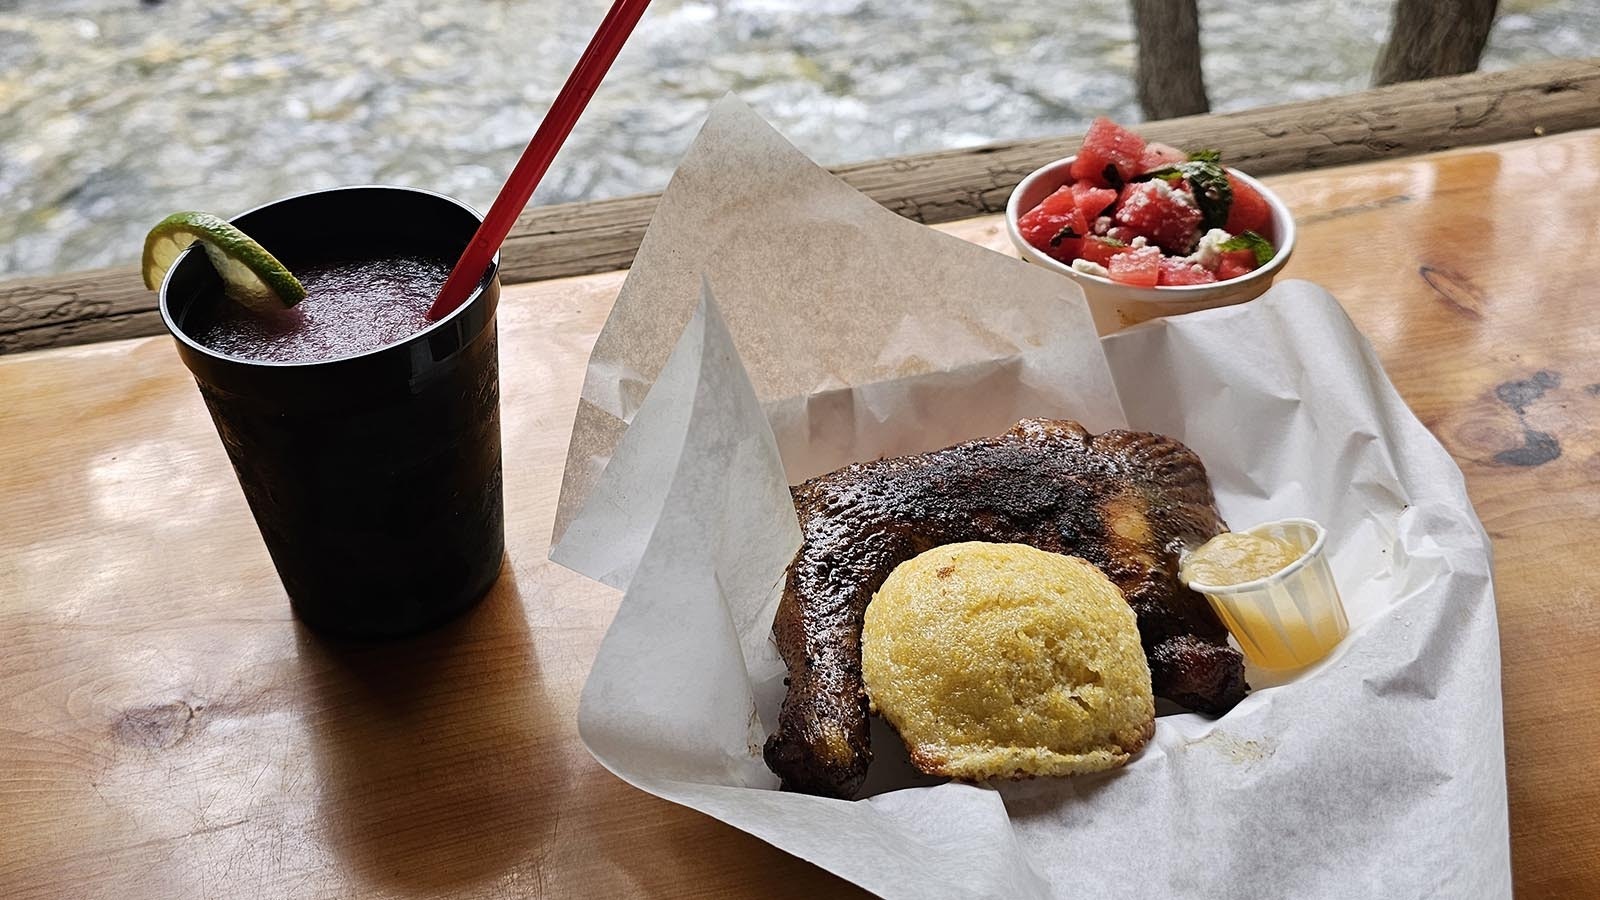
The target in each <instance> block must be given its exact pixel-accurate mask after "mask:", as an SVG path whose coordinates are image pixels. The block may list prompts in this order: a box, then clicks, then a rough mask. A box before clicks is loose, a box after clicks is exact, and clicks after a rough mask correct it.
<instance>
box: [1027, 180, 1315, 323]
mask: <svg viewBox="0 0 1600 900" xmlns="http://www.w3.org/2000/svg"><path fill="white" fill-rule="evenodd" d="M1074 159H1076V157H1074V156H1069V157H1067V158H1065V159H1058V160H1056V161H1055V162H1053V163H1050V164H1048V165H1045V166H1042V167H1040V168H1038V169H1036V170H1034V172H1033V174H1031V175H1029V176H1028V177H1027V178H1024V179H1022V182H1021V183H1020V184H1018V185H1017V187H1016V190H1014V191H1012V192H1011V199H1010V200H1008V201H1007V202H1006V233H1008V234H1010V235H1011V243H1013V244H1015V245H1016V247H1017V252H1019V253H1021V254H1022V258H1023V259H1024V260H1026V261H1028V262H1031V263H1033V264H1034V265H1038V266H1043V267H1045V268H1047V269H1050V270H1051V271H1054V272H1060V273H1061V274H1063V275H1065V276H1067V277H1068V278H1071V279H1073V280H1075V281H1077V282H1078V285H1079V286H1080V287H1082V288H1083V293H1084V296H1085V297H1087V298H1088V299H1089V311H1090V312H1091V313H1092V314H1093V315H1094V326H1095V330H1097V331H1099V332H1100V333H1101V334H1110V333H1112V332H1114V331H1121V330H1122V329H1124V328H1127V327H1128V326H1130V325H1137V324H1139V323H1140V322H1145V321H1148V320H1150V319H1157V318H1161V317H1163V316H1176V315H1182V314H1183V313H1189V312H1194V311H1196V310H1201V309H1213V308H1215V307H1218V306H1232V305H1234V304H1235V303H1244V302H1245V301H1247V300H1254V299H1255V298H1257V297H1259V296H1261V295H1262V294H1264V293H1266V290H1267V288H1269V287H1271V286H1272V279H1274V278H1276V277H1277V276H1278V272H1279V271H1280V270H1282V269H1283V265H1284V263H1286V262H1288V261H1289V254H1290V253H1293V252H1294V217H1293V216H1291V215H1290V214H1289V207H1287V206H1285V205H1284V203H1283V201H1282V200H1280V199H1278V195H1277V194H1274V193H1273V192H1272V191H1271V190H1269V189H1268V188H1267V186H1266V185H1264V184H1262V183H1261V182H1259V181H1257V180H1255V179H1254V178H1251V177H1250V176H1249V175H1246V174H1244V173H1243V172H1240V171H1239V170H1238V169H1234V168H1229V169H1228V171H1229V172H1230V173H1231V174H1232V175H1233V177H1235V178H1237V179H1239V180H1240V181H1243V182H1244V183H1245V184H1248V185H1250V186H1251V187H1253V188H1255V189H1256V190H1257V191H1258V192H1260V194H1261V196H1262V197H1263V198H1265V199H1266V201H1267V205H1268V206H1270V207H1271V208H1272V234H1269V235H1266V237H1267V238H1268V239H1269V240H1271V241H1272V243H1273V246H1274V247H1276V248H1277V251H1278V252H1277V255H1275V256H1273V257H1272V259H1271V261H1269V262H1268V263H1267V264H1266V265H1264V266H1262V267H1261V268H1259V269H1256V270H1255V271H1254V272H1251V273H1250V274H1248V275H1242V276H1240V277H1238V278H1230V279H1228V280H1227V281H1219V282H1216V283H1215V284H1185V285H1173V286H1170V287H1166V286H1164V287H1153V288H1146V287H1134V286H1132V285H1126V284H1118V283H1117V282H1115V281H1112V280H1110V279H1109V278H1101V277H1100V276H1098V275H1089V274H1086V273H1083V272H1079V271H1077V270H1076V269H1074V268H1072V267H1071V266H1069V265H1067V264H1065V263H1062V262H1060V261H1059V260H1055V259H1052V258H1051V257H1050V256H1049V255H1048V254H1045V253H1043V252H1041V251H1040V250H1038V249H1037V248H1035V247H1034V246H1033V245H1032V244H1030V243H1028V242H1027V241H1025V240H1023V238H1022V232H1021V230H1020V229H1018V228H1017V220H1018V219H1019V218H1021V217H1022V216H1023V215H1025V214H1026V213H1027V212H1028V211H1029V210H1031V209H1033V208H1034V207H1035V206H1038V205H1039V204H1040V203H1041V202H1043V201H1044V198H1046V197H1048V196H1050V195H1051V194H1053V193H1055V191H1056V189H1057V188H1059V187H1061V186H1062V185H1063V184H1066V183H1067V182H1068V181H1069V180H1071V175H1070V174H1069V172H1068V170H1069V169H1071V168H1072V161H1073V160H1074Z"/></svg>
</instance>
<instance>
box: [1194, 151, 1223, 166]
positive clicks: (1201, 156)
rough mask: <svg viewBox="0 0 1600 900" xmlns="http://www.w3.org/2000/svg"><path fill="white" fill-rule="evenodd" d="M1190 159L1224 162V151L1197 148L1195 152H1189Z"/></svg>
mask: <svg viewBox="0 0 1600 900" xmlns="http://www.w3.org/2000/svg"><path fill="white" fill-rule="evenodd" d="M1189 161H1190V162H1210V163H1219V162H1222V151H1221V150H1196V151H1195V152H1193V153H1191V154H1189Z"/></svg>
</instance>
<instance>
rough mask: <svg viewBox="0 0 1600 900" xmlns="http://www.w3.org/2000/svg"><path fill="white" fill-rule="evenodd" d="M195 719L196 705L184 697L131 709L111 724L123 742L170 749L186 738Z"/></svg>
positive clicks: (137, 745) (113, 734)
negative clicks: (193, 705)
mask: <svg viewBox="0 0 1600 900" xmlns="http://www.w3.org/2000/svg"><path fill="white" fill-rule="evenodd" d="M193 720H194V708H193V707H191V706H190V705H189V704H187V703H185V702H183V701H182V700H174V701H172V702H171V703H156V704H151V705H150V706H141V707H138V708H136V709H130V710H128V711H127V712H125V713H123V714H122V715H120V716H118V717H117V719H116V721H115V722H112V723H111V736H112V737H113V738H115V739H116V741H117V743H119V744H126V745H128V746H130V747H142V748H144V749H146V750H166V749H168V748H169V747H172V746H173V745H175V744H177V743H178V742H179V741H181V740H183V739H184V737H185V736H186V735H187V734H188V733H189V723H190V722H192V721H193Z"/></svg>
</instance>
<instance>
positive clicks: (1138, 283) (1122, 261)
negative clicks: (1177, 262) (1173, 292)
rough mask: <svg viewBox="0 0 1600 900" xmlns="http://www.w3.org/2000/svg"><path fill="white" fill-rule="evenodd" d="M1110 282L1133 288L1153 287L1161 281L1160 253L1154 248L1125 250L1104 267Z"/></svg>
mask: <svg viewBox="0 0 1600 900" xmlns="http://www.w3.org/2000/svg"><path fill="white" fill-rule="evenodd" d="M1106 269H1107V270H1108V271H1110V273H1111V280H1112V281H1115V282H1118V283H1120V284H1129V285H1134V286H1135V287H1155V286H1156V284H1157V283H1158V282H1159V281H1160V279H1161V251H1160V249H1158V248H1156V247H1140V248H1138V249H1136V250H1125V251H1123V252H1122V253H1118V254H1117V255H1116V256H1113V257H1111V264H1110V265H1108V266H1106Z"/></svg>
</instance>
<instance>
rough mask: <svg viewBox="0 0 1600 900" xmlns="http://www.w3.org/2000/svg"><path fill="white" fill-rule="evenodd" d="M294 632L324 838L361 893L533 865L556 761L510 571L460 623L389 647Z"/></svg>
mask: <svg viewBox="0 0 1600 900" xmlns="http://www.w3.org/2000/svg"><path fill="white" fill-rule="evenodd" d="M297 627H298V629H299V630H298V635H297V637H298V643H299V655H300V662H301V664H302V665H303V666H304V667H305V668H306V669H307V670H309V671H308V673H307V681H308V683H309V684H310V686H311V690H312V691H313V692H314V702H313V704H312V707H311V708H312V709H313V710H314V711H315V712H313V713H312V717H313V718H312V720H311V722H310V726H311V747H312V751H313V755H314V761H315V765H316V776H317V778H318V779H319V781H320V786H319V787H320V790H319V797H320V799H319V801H318V809H317V819H318V821H319V822H320V823H321V834H320V835H318V837H320V838H321V840H322V841H323V842H324V843H325V844H326V845H327V846H328V847H329V849H331V850H332V851H333V852H334V853H336V854H337V855H338V857H339V859H340V861H341V862H342V863H343V865H345V866H347V867H348V868H349V870H350V871H351V872H352V873H353V874H355V875H357V876H359V877H360V878H361V879H363V880H365V881H368V882H370V883H373V884H375V885H381V886H382V887H383V888H385V889H387V890H389V891H394V892H396V893H401V894H415V895H419V896H432V895H436V894H439V893H442V892H444V891H446V890H447V889H449V888H452V887H458V886H464V885H468V884H472V883H475V882H479V881H484V880H488V879H492V878H494V877H496V876H498V875H501V874H503V873H505V872H506V871H508V870H510V869H512V868H513V867H515V866H516V865H517V864H518V862H520V861H523V860H527V859H530V858H534V857H536V856H537V852H538V851H537V848H538V846H539V845H540V844H541V843H542V841H543V840H544V838H545V837H546V836H547V835H549V834H550V833H551V831H552V830H553V827H554V822H555V813H554V811H553V810H552V809H551V808H550V805H549V798H550V796H551V794H550V792H549V790H548V787H547V786H548V785H551V784H559V783H561V782H562V781H563V778H564V775H565V773H564V772H563V771H561V770H560V767H561V759H562V757H561V755H560V754H559V753H557V752H555V748H553V747H545V748H541V744H543V743H545V742H548V741H549V740H550V735H551V734H552V733H553V732H554V731H556V730H557V729H556V728H555V727H554V726H555V725H556V723H554V722H553V721H552V715H553V714H552V712H551V710H550V709H549V707H548V705H547V703H546V702H545V697H544V694H543V690H542V686H541V684H540V681H539V672H538V666H537V662H536V660H535V656H534V651H533V645H532V642H531V638H530V636H529V632H528V623H527V620H526V618H525V617H524V612H523V607H522V601H521V597H520V595H519V592H518V590H517V585H516V579H515V577H514V576H513V574H512V572H511V569H510V566H509V565H507V566H506V567H505V568H504V569H503V570H502V572H501V575H500V580H499V581H498V582H497V583H496V584H495V586H494V588H493V589H492V590H491V591H490V593H489V596H487V597H485V598H484V600H483V602H482V603H480V604H478V605H477V606H476V607H475V608H473V609H472V610H470V611H468V612H467V613H465V614H464V615H462V616H461V617H460V618H458V619H456V620H454V621H452V622H450V623H448V624H446V625H444V626H442V627H441V628H439V629H437V630H435V631H432V632H429V633H427V634H425V635H421V636H419V637H415V638H409V639H405V640H399V641H393V642H388V643H382V644H368V643H358V642H348V641H338V640H331V639H327V638H323V637H320V636H318V635H316V634H314V633H312V632H311V631H309V630H307V629H306V628H305V627H304V626H297Z"/></svg>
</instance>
